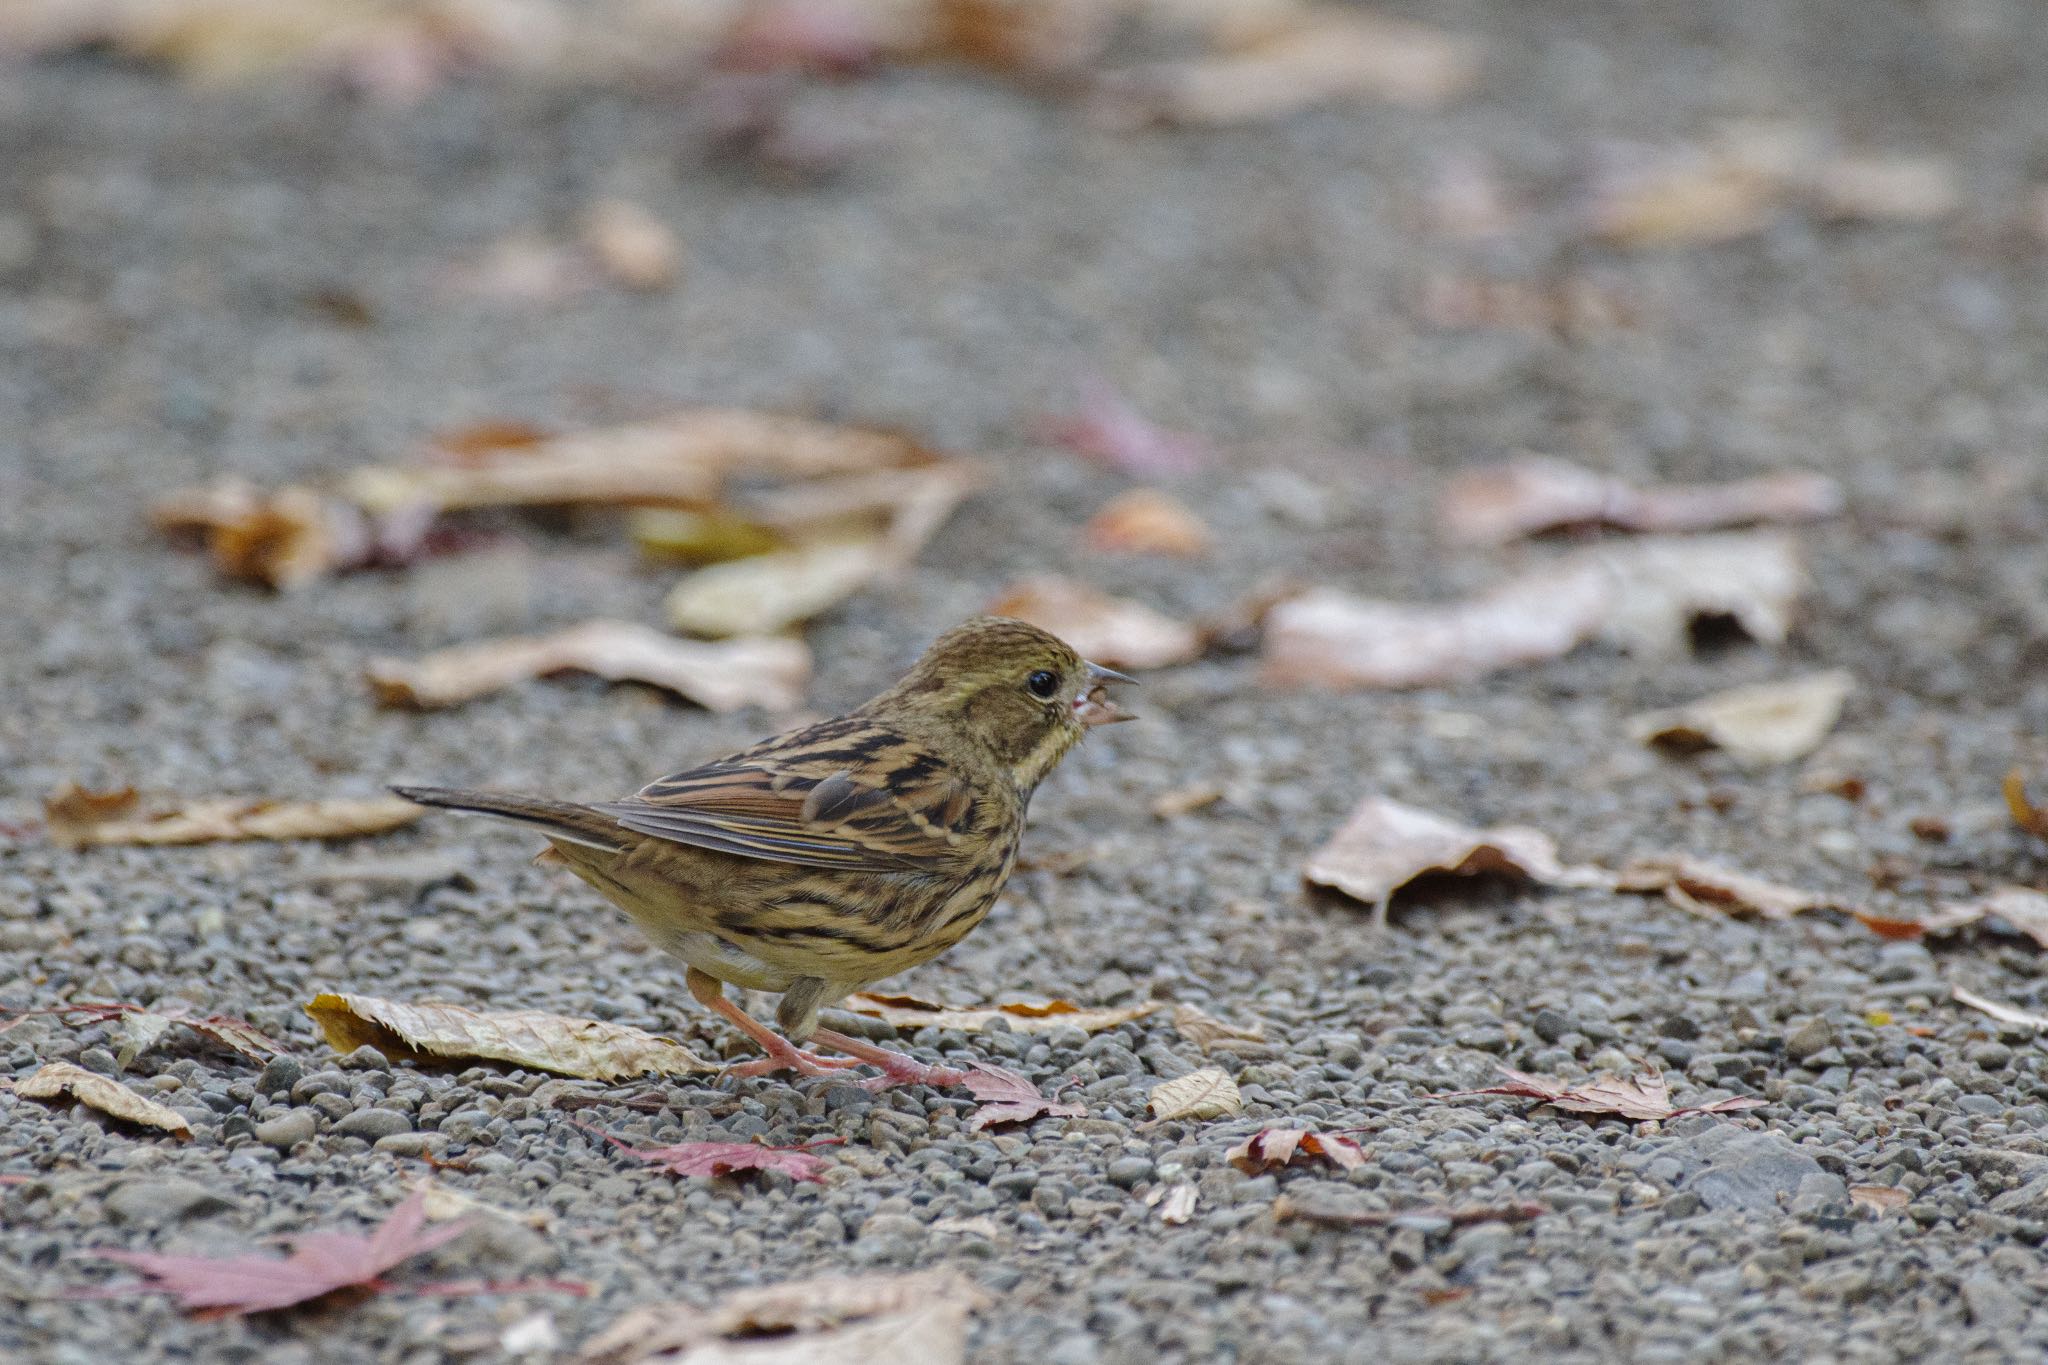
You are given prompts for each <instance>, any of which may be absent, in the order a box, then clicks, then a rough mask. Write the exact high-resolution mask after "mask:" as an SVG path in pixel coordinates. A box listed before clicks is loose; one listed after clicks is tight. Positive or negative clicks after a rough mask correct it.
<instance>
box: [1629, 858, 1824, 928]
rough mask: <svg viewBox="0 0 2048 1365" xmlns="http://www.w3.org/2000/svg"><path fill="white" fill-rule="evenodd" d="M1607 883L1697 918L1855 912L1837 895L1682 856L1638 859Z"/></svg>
mask: <svg viewBox="0 0 2048 1365" xmlns="http://www.w3.org/2000/svg"><path fill="white" fill-rule="evenodd" d="M1613 884H1614V888H1615V889H1616V890H1617V891H1648V892H1662V893H1663V895H1664V898H1665V899H1666V900H1669V901H1670V902H1671V903H1672V904H1673V905H1676V906H1678V907H1679V908H1681V909H1684V910H1691V911H1693V912H1694V913H1696V914H1702V915H1745V914H1748V915H1756V916H1759V917H1760V918H1763V919H1770V920H1785V919H1790V918H1792V917H1793V916H1794V915H1798V914H1803V913H1805V912H1806V911H1808V910H1847V911H1850V912H1851V913H1854V911H1855V907H1854V906H1852V905H1848V904H1846V903H1844V902H1843V901H1842V900H1841V898H1840V897H1836V896H1829V895H1826V894H1824V893H1821V892H1814V891H1801V890H1799V889H1798V888H1797V887H1791V886H1783V885H1780V884H1779V883H1777V882H1772V881H1766V880H1764V879H1763V878H1762V877H1753V876H1751V875H1749V874H1748V873H1746V872H1738V871H1736V870H1735V869H1734V868H1730V867H1723V866H1721V865H1720V864H1719V863H1712V862H1708V861H1707V860H1706V859H1704V858H1693V857H1689V856H1686V855H1683V854H1680V855H1676V856H1672V857H1663V858H1638V859H1636V860H1634V861H1633V862H1631V863H1630V864H1629V865H1628V866H1627V867H1624V868H1623V869H1622V870H1621V871H1620V872H1619V873H1617V874H1616V875H1615V880H1614V883H1613Z"/></svg>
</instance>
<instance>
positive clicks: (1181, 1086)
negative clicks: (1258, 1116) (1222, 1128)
mask: <svg viewBox="0 0 2048 1365" xmlns="http://www.w3.org/2000/svg"><path fill="white" fill-rule="evenodd" d="M1148 1104H1149V1105H1150V1107H1151V1110H1152V1116H1153V1117H1154V1118H1155V1119H1158V1120H1159V1121H1160V1122H1165V1121H1167V1120H1169V1119H1227V1118H1231V1117H1233V1116H1235V1115H1237V1114H1241V1113H1243V1112H1244V1098H1243V1097H1242V1096H1241V1095H1239V1094H1238V1093H1237V1082H1236V1081H1234V1080H1232V1079H1230V1075H1229V1073H1228V1072H1226V1071H1224V1070H1223V1069H1222V1068H1221V1067H1214V1066H1205V1067H1203V1068H1202V1069H1201V1070H1199V1071H1190V1072H1189V1073H1188V1074H1187V1075H1185V1076H1176V1077H1174V1078H1173V1079H1172V1080H1170V1081H1161V1082H1160V1083H1159V1084H1157V1085H1155V1086H1153V1087H1152V1098H1151V1099H1150V1100H1149V1101H1148Z"/></svg>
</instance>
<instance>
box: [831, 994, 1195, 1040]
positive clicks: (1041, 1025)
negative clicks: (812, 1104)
mask: <svg viewBox="0 0 2048 1365" xmlns="http://www.w3.org/2000/svg"><path fill="white" fill-rule="evenodd" d="M840 1007H841V1008H842V1009H848V1010H852V1011H853V1012H854V1013H855V1014H865V1015H869V1016H872V1017H873V1018H877V1019H886V1020H887V1021H888V1022H890V1023H891V1024H894V1025H895V1026H896V1027H897V1028H901V1029H920V1028H956V1029H961V1030H964V1031H966V1032H970V1033H971V1032H973V1031H974V1030H976V1029H979V1028H980V1027H982V1026H983V1025H984V1024H986V1023H988V1022H989V1021H990V1020H991V1019H1001V1020H1003V1021H1004V1022H1005V1023H1007V1024H1008V1025H1009V1026H1010V1031H1011V1032H1013V1033H1050V1032H1052V1031H1053V1030H1054V1029H1059V1028H1077V1029H1080V1030H1081V1031H1082V1032H1083V1033H1100V1032H1101V1031H1102V1030H1103V1029H1106V1028H1115V1027H1116V1026H1117V1025H1119V1024H1128V1023H1130V1022H1131V1021H1132V1020H1133V1019H1143V1018H1144V1017H1145V1016H1146V1015H1148V1014H1151V1013H1152V1012H1153V1011H1154V1010H1157V1009H1159V1008H1160V1006H1159V1004H1158V1002H1156V1001H1150V1000H1148V1001H1146V1002H1144V1003H1142V1004H1137V1005H1119V1006H1113V1007H1094V1008H1091V1007H1089V1006H1086V1005H1077V1004H1075V1003H1074V1002H1073V1001H1071V1000H1048V1001H1045V1002H1043V1003H1040V1002H1035V1001H1029V1000H1009V1001H1004V1002H1003V1003H1001V1004H997V1005H942V1004H938V1003H936V1002H934V1001H930V1000H920V999H918V998H917V997H916V996H914V995H878V994H874V993H872V992H867V991H863V992H860V993H858V994H855V995H850V996H848V997H847V998H846V999H845V1001H844V1002H842V1004H841V1006H840Z"/></svg>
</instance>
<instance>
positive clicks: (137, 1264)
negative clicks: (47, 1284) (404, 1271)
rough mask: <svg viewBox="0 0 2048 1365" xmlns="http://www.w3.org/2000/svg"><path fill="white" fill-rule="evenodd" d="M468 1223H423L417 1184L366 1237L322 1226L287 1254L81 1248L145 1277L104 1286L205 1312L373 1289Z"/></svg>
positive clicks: (236, 1312)
mask: <svg viewBox="0 0 2048 1365" xmlns="http://www.w3.org/2000/svg"><path fill="white" fill-rule="evenodd" d="M466 1226H467V1225H466V1224H465V1223H463V1222H460V1221H457V1222H451V1223H447V1224H444V1225H442V1226H440V1227H436V1228H428V1227H427V1226H426V1198H425V1195H424V1194H423V1193H421V1192H419V1191H414V1192H413V1193H412V1194H410V1195H408V1196H407V1197H406V1199H405V1200H404V1201H403V1202H402V1203H400V1204H399V1205H398V1207H397V1208H395V1209H393V1210H392V1211H391V1215H390V1217H388V1218H386V1219H385V1220H384V1222H383V1223H382V1224H380V1225H379V1226H378V1227H377V1228H376V1229H375V1230H373V1231H372V1232H371V1233H370V1235H369V1236H367V1237H364V1236H362V1235H361V1234H359V1233H353V1232H337V1231H333V1230H326V1231H320V1232H308V1233H301V1234H299V1235H298V1236H296V1237H294V1238H292V1239H291V1240H292V1243H293V1246H292V1252H291V1254H290V1255H289V1256H287V1257H283V1258H279V1257H275V1256H257V1255H242V1256H221V1257H215V1256H186V1255H167V1254H163V1253H159V1252H148V1251H117V1250H110V1249H100V1250H94V1251H89V1252H85V1253H83V1254H85V1255H89V1256H96V1257H99V1258H101V1259H103V1260H109V1261H118V1262H120V1263H121V1264H122V1265H125V1266H129V1267H132V1268H133V1269H136V1270H139V1271H141V1272H142V1273H143V1274H144V1275H146V1276H148V1277H149V1278H148V1281H147V1282H138V1283H135V1284H132V1285H117V1286H112V1287H110V1288H109V1289H108V1290H107V1291H105V1292H108V1293H114V1294H123V1293H149V1292H157V1291H160V1292H163V1293H168V1294H171V1295H174V1296H175V1297H176V1298H177V1300H178V1304H179V1306H180V1307H182V1308H184V1309H185V1310H186V1311H188V1312H194V1313H197V1314H199V1315H201V1316H204V1317H234V1316H240V1315H242V1314H246V1313H265V1312H272V1311H275V1310H277V1309H280V1308H290V1307H293V1306H294V1305H297V1304H301V1303H307V1302H310V1301H312V1300H314V1299H319V1298H325V1297H326V1296H327V1295H329V1294H333V1293H335V1292H337V1291H339V1290H343V1289H361V1290H367V1291H370V1292H377V1291H381V1290H384V1289H388V1288H390V1287H391V1286H389V1285H387V1284H386V1283H385V1281H384V1276H385V1275H386V1274H388V1273H389V1272H390V1271H392V1270H394V1269H396V1268H397V1267H398V1266H400V1265H403V1264H404V1263H405V1262H407V1261H409V1260H412V1259H413V1258H414V1257H415V1256H421V1255H424V1254H425V1253H427V1252H429V1251H432V1250H433V1249H434V1248H436V1247H438V1246H441V1245H443V1244H445V1243H447V1242H450V1241H453V1240H454V1239H455V1238H456V1237H459V1236H460V1235H461V1234H462V1232H463V1231H464V1229H465V1227H466Z"/></svg>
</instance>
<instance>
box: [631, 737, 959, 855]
mask: <svg viewBox="0 0 2048 1365" xmlns="http://www.w3.org/2000/svg"><path fill="white" fill-rule="evenodd" d="M888 738H889V740H890V742H889V743H888V744H887V746H886V748H883V749H881V750H880V751H878V752H876V753H873V754H862V755H859V756H858V757H859V758H860V760H861V761H860V763H859V766H858V767H849V766H847V758H848V757H849V755H848V754H847V753H846V750H845V749H844V748H843V747H841V748H836V749H835V748H832V747H829V746H821V747H819V748H817V749H814V750H812V751H810V752H805V751H804V750H802V749H795V748H793V749H789V750H776V749H771V748H768V747H766V746H764V747H763V748H762V749H758V750H753V751H750V752H749V753H747V754H742V755H738V756H736V757H734V758H731V759H725V760H722V761H720V762H717V763H708V764H706V765H704V766H703V767H701V768H692V769H690V770H689V771H687V772H681V773H677V774H675V775H674V776H672V777H664V778H662V779H661V780H660V781H657V782H652V783H649V784H648V785H647V786H646V787H643V788H642V789H641V790H640V791H639V792H638V793H637V794H635V795H634V796H631V797H629V798H627V799H626V800H624V801H614V802H608V803H603V804H599V805H598V806H596V809H597V810H599V811H602V812H603V813H605V814H606V815H609V816H611V817H612V818H613V819H615V820H617V821H618V822H619V824H620V825H621V826H623V827H624V828H626V829H629V830H632V831H633V832H634V833H636V834H644V835H649V836H651V837H653V838H656V839H668V840H671V841H673V842H675V843H679V844H688V845H691V846H693V847H696V848H705V849H711V850H714V851H716V852H719V853H731V854H735V855H737V856H739V857H742V858H760V859H764V860H767V861H770V862H783V863H796V864H800V865H802V866H805V867H821V868H832V869H835V870H838V871H845V872H904V871H934V872H935V871H942V870H944V869H946V868H947V867H948V866H950V865H951V864H953V863H954V862H955V861H956V860H957V859H959V858H962V857H965V856H967V854H968V852H969V846H968V836H969V834H970V833H971V832H972V830H973V829H974V826H975V823H976V821H977V818H978V817H979V816H980V814H981V805H982V803H981V801H980V800H979V799H977V798H976V797H975V795H974V793H973V792H972V791H970V790H969V789H968V788H967V787H966V786H965V785H964V784H962V783H961V782H959V781H958V780H957V779H955V778H953V777H950V776H948V775H947V774H946V772H945V768H944V765H943V763H941V762H940V760H939V759H938V758H937V757H936V756H935V755H933V754H931V753H929V752H928V751H926V750H923V749H922V748H920V747H919V746H916V745H914V744H912V743H910V742H909V741H907V740H902V739H900V738H898V737H895V736H890V737H888ZM877 760H879V761H877Z"/></svg>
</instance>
